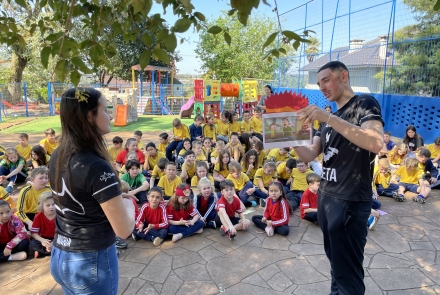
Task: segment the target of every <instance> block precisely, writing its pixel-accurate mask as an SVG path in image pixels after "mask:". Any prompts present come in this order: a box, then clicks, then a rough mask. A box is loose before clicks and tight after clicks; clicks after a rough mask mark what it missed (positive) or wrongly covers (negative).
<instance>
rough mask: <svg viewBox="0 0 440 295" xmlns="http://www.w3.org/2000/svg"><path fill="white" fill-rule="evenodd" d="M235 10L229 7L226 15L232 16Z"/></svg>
mask: <svg viewBox="0 0 440 295" xmlns="http://www.w3.org/2000/svg"><path fill="white" fill-rule="evenodd" d="M236 11H237V9H231V10H229V11H228V15H229V16H233V15H234V13H235V12H236Z"/></svg>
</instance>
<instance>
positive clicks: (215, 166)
mask: <svg viewBox="0 0 440 295" xmlns="http://www.w3.org/2000/svg"><path fill="white" fill-rule="evenodd" d="M214 172H217V173H218V174H220V175H223V177H224V178H226V177H228V175H229V170H228V169H227V168H226V169H225V170H220V163H217V164H215V165H214Z"/></svg>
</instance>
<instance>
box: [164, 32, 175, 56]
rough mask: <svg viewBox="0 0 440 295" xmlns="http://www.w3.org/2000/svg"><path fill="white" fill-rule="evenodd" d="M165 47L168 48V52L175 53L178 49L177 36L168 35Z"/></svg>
mask: <svg viewBox="0 0 440 295" xmlns="http://www.w3.org/2000/svg"><path fill="white" fill-rule="evenodd" d="M165 46H166V47H167V49H168V51H170V52H174V50H175V49H176V47H177V38H176V35H174V34H171V35H168V37H167V38H166V39H165Z"/></svg>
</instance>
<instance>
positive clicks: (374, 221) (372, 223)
mask: <svg viewBox="0 0 440 295" xmlns="http://www.w3.org/2000/svg"><path fill="white" fill-rule="evenodd" d="M367 224H368V229H369V230H373V229H374V228H375V227H376V225H377V218H376V216H374V215H371V216H370V217H368V223H367Z"/></svg>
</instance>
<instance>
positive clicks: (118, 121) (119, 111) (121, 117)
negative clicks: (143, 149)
mask: <svg viewBox="0 0 440 295" xmlns="http://www.w3.org/2000/svg"><path fill="white" fill-rule="evenodd" d="M127 115H128V105H126V104H118V105H116V114H115V124H114V125H115V126H116V127H121V126H127Z"/></svg>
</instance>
